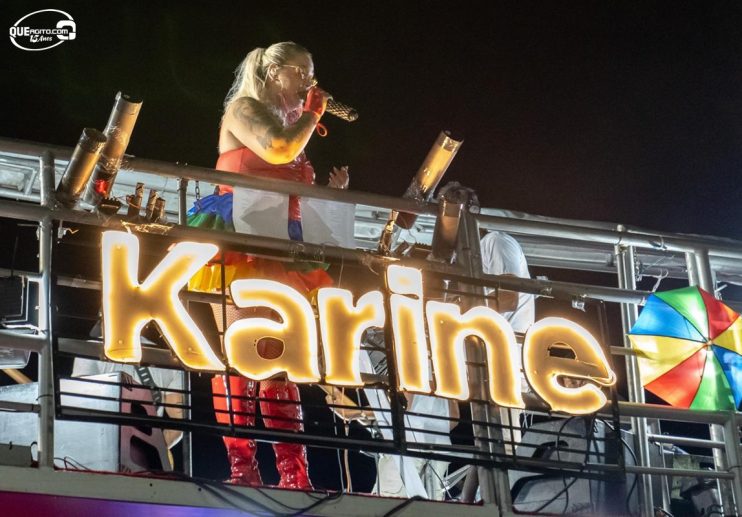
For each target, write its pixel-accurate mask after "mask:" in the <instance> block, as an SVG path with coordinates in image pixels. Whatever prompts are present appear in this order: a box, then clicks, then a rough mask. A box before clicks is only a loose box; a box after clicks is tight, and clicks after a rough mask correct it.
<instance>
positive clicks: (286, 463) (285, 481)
mask: <svg viewBox="0 0 742 517" xmlns="http://www.w3.org/2000/svg"><path fill="white" fill-rule="evenodd" d="M260 398H261V400H260V412H261V413H262V414H263V422H264V423H265V427H267V428H270V429H287V430H291V431H301V430H303V428H304V426H303V425H302V421H301V419H302V411H301V405H300V403H301V398H300V397H299V388H298V386H297V385H296V384H294V383H293V382H286V381H263V382H261V383H260ZM263 399H266V400H263ZM284 401H285V402H284ZM271 417H278V418H271ZM273 451H274V452H275V453H276V468H277V469H278V473H279V474H280V475H281V481H280V482H279V484H278V486H279V487H281V488H298V489H301V490H311V489H312V488H313V487H312V483H310V481H309V474H308V473H307V449H306V447H304V446H303V445H299V444H296V443H276V444H274V445H273Z"/></svg>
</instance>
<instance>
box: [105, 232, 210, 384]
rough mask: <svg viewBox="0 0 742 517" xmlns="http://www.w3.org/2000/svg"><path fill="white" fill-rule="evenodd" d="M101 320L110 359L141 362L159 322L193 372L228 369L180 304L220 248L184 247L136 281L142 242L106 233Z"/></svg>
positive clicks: (122, 234) (187, 244) (175, 249)
mask: <svg viewBox="0 0 742 517" xmlns="http://www.w3.org/2000/svg"><path fill="white" fill-rule="evenodd" d="M102 247H103V251H102V258H103V270H102V271H103V274H102V280H103V321H104V341H105V343H104V345H105V346H104V349H105V353H106V357H108V358H109V359H111V360H113V361H120V362H134V363H137V362H139V361H141V359H142V342H141V332H142V328H143V327H144V325H146V324H147V323H148V322H150V321H153V320H154V321H155V323H157V326H158V327H159V328H160V330H161V331H162V335H163V336H164V337H165V339H166V340H167V342H168V343H169V344H170V347H171V348H172V349H173V351H174V352H175V355H177V356H178V359H180V360H181V362H182V363H183V364H184V365H185V366H187V367H189V368H193V369H195V370H224V365H223V364H222V362H221V361H220V360H219V358H218V357H217V356H216V354H214V351H213V350H212V349H211V347H210V346H209V344H208V342H207V341H206V338H205V337H204V335H203V333H202V332H201V330H200V329H199V328H198V327H197V326H196V323H195V322H194V321H193V320H192V319H191V317H190V316H189V315H188V312H187V311H186V309H185V307H184V306H183V304H182V303H181V302H180V300H179V299H178V292H179V291H180V289H181V288H182V287H183V286H184V285H185V284H186V283H187V282H188V279H189V278H190V277H191V276H193V274H194V273H195V272H196V271H197V270H198V269H199V268H200V267H201V266H203V265H204V264H206V263H207V262H208V261H209V259H210V258H211V257H213V256H214V255H215V254H216V252H217V251H218V248H217V247H216V246H214V245H213V244H203V243H197V242H180V243H178V244H176V245H175V246H174V247H173V249H172V250H171V251H170V253H168V254H167V256H166V257H165V258H164V259H162V261H161V262H160V263H159V264H158V265H157V267H155V269H154V270H153V271H152V272H151V273H150V274H149V276H148V277H147V279H146V280H145V281H144V282H142V283H141V284H140V283H139V282H138V280H137V277H138V270H139V239H137V237H136V236H135V235H131V234H129V233H126V232H116V231H108V232H103V240H102Z"/></svg>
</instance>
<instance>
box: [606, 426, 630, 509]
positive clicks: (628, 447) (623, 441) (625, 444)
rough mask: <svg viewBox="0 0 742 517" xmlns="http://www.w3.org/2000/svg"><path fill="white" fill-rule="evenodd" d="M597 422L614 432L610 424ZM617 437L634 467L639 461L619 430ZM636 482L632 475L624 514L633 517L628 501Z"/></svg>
mask: <svg viewBox="0 0 742 517" xmlns="http://www.w3.org/2000/svg"><path fill="white" fill-rule="evenodd" d="M598 420H599V421H601V422H603V425H605V426H607V427H608V428H609V429H610V430H611V431H613V432H614V433H615V432H616V430H615V428H614V427H613V426H612V425H611V423H610V422H608V421H606V420H605V419H603V418H599V419H598ZM618 437H619V439H620V440H621V443H623V445H624V447H625V448H626V450H627V451H629V454H631V458H632V459H633V460H634V465H636V464H637V463H639V460H638V458H637V457H636V454H635V453H634V450H633V448H632V447H630V446H629V444H628V442H627V441H626V439H625V438H624V437H623V436H622V435H621V431H620V429H619V432H618ZM638 480H639V476H638V475H636V474H634V481H633V482H632V483H631V488H630V489H629V491H628V492H627V493H626V513H627V514H629V515H634V513H632V512H631V508H630V506H629V505H630V501H631V494H633V493H634V489H635V488H636V485H637V482H638Z"/></svg>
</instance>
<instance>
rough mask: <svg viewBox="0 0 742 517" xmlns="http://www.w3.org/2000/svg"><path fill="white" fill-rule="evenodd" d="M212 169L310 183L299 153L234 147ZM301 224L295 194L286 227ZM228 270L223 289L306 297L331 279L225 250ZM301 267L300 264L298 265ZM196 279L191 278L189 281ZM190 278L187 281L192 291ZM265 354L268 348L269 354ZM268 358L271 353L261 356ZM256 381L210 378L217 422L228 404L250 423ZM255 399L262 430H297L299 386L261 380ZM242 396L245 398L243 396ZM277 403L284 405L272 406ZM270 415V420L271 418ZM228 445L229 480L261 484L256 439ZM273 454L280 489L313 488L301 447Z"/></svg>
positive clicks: (204, 285) (206, 282)
mask: <svg viewBox="0 0 742 517" xmlns="http://www.w3.org/2000/svg"><path fill="white" fill-rule="evenodd" d="M216 168H217V169H219V170H222V171H231V172H236V173H238V174H248V175H254V176H262V177H269V178H276V179H283V180H290V181H300V182H302V183H313V182H314V168H313V167H312V164H311V163H309V160H307V158H306V155H305V154H304V153H303V152H302V153H301V154H300V155H299V156H298V157H297V158H296V159H295V160H293V161H292V162H290V163H287V164H282V165H272V164H270V163H268V162H266V161H265V160H263V159H261V158H260V157H259V156H257V155H256V154H255V153H253V152H252V151H251V150H249V149H248V148H246V147H241V148H238V149H233V150H231V151H227V152H225V153H222V154H221V155H220V156H219V160H218V161H217V164H216ZM231 192H232V188H231V187H229V186H220V187H219V189H218V193H219V194H220V195H221V194H227V193H231ZM292 221H294V222H298V221H301V207H300V204H299V198H298V196H290V197H289V224H291V222H292ZM225 263H226V264H228V266H227V268H226V269H227V273H226V275H227V279H226V280H227V285H229V283H230V282H231V281H232V280H234V279H236V278H269V279H271V280H276V281H279V282H281V283H284V284H287V285H289V286H291V287H293V288H294V289H296V290H298V291H299V292H301V293H304V294H305V295H306V296H307V297H309V296H310V293H311V292H312V291H314V290H315V289H318V288H320V287H325V286H329V285H331V284H332V281H331V279H330V277H329V275H328V274H327V273H326V272H325V271H324V270H323V269H308V268H307V267H306V266H304V267H299V268H292V265H291V264H286V263H282V262H277V261H274V260H269V259H264V258H258V257H252V256H249V255H245V254H242V253H235V252H230V253H227V254H226V256H225ZM300 266H301V265H300ZM218 267H219V266H217V265H215V266H211V269H209V267H208V266H207V268H204V270H205V271H203V272H202V273H200V276H198V275H197V276H198V280H197V281H195V283H196V284H197V285H196V288H200V289H202V290H213V289H214V288H218V286H219V285H221V281H220V278H219V275H217V274H214V273H215V272H216V268H218ZM194 279H196V277H194ZM193 284H194V280H192V282H191V286H192V288H193ZM268 352H270V350H268ZM265 355H267V356H270V353H268V354H265ZM227 378H228V379H229V383H230V392H231V394H232V395H233V396H234V397H239V398H233V399H232V400H231V404H230V403H229V402H230V401H229V400H228V398H227V396H226V394H227V390H226V382H227ZM257 388H258V383H257V382H256V381H251V380H248V379H246V378H244V377H238V376H229V377H227V376H223V375H217V376H215V377H214V378H213V379H212V389H213V392H214V395H215V396H214V399H213V400H214V409H215V410H216V411H217V412H216V419H217V421H218V422H219V423H223V424H226V423H230V419H229V413H228V411H229V406H230V405H231V406H232V410H233V411H234V413H233V416H232V421H233V422H234V424H236V425H242V426H251V425H255V410H256V401H255V395H256V392H257V391H258V389H257ZM259 396H260V398H261V399H263V400H261V401H260V411H261V413H262V415H263V422H264V424H265V427H266V428H269V429H282V430H291V431H301V430H302V429H303V426H302V423H301V419H302V411H301V405H300V403H301V401H300V397H299V388H298V387H297V386H296V384H294V383H292V382H288V381H282V380H267V381H262V382H260V391H259ZM243 397H244V398H243ZM273 400H281V401H286V402H280V403H276V402H272V401H273ZM270 417H275V418H270ZM224 443H225V445H226V446H227V455H228V457H229V462H230V465H231V479H232V481H234V482H237V483H240V484H247V485H260V484H262V480H261V477H260V471H259V470H258V465H257V461H256V459H255V453H256V445H255V441H254V440H251V439H245V438H232V437H224ZM273 449H274V452H275V454H276V468H277V469H278V472H279V474H280V475H281V481H280V483H279V486H280V487H283V488H299V489H307V488H312V485H311V483H310V482H309V478H308V475H307V460H306V448H305V447H304V446H303V445H298V444H291V443H276V444H274V445H273Z"/></svg>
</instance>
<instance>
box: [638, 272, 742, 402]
mask: <svg viewBox="0 0 742 517" xmlns="http://www.w3.org/2000/svg"><path fill="white" fill-rule="evenodd" d="M629 340H630V341H631V343H632V345H633V347H634V349H635V350H636V354H637V357H638V362H639V375H640V377H641V382H642V385H643V386H644V388H645V389H647V391H650V392H652V393H654V394H655V395H657V396H658V397H660V398H662V399H663V400H665V401H667V402H668V403H669V404H670V405H672V406H675V407H681V408H691V409H713V410H729V409H736V408H737V407H739V404H740V402H741V401H742V318H740V316H739V314H737V313H736V312H734V311H733V310H732V309H730V308H729V307H727V306H726V305H724V304H723V303H722V302H720V301H719V300H717V299H716V298H714V297H713V296H712V295H711V294H709V293H707V292H706V291H704V290H703V289H701V288H699V287H695V286H691V287H684V288H682V289H675V290H672V291H665V292H661V293H654V294H653V295H651V296H650V297H649V299H648V300H647V303H646V304H645V306H644V309H643V310H642V311H641V314H640V315H639V318H638V319H637V321H636V323H635V324H634V326H633V327H632V328H631V331H630V332H629Z"/></svg>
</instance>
